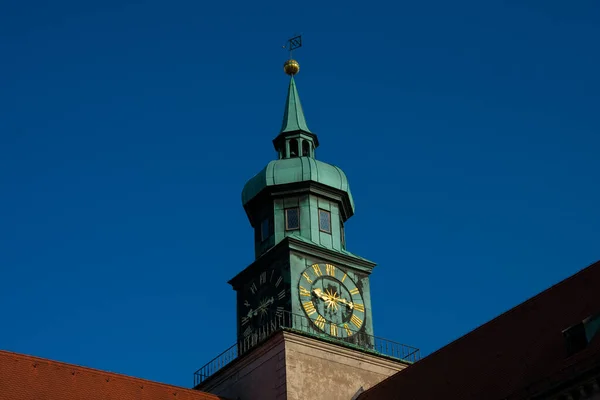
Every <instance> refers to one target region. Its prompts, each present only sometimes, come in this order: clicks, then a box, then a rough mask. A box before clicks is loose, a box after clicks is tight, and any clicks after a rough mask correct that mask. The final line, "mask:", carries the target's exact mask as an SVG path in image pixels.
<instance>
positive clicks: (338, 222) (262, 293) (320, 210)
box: [194, 37, 419, 400]
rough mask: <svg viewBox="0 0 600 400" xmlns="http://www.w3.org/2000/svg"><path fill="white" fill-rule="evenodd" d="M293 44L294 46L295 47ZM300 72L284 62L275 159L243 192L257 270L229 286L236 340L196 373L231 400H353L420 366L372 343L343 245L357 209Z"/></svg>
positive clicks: (359, 264) (366, 288)
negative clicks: (303, 100) (329, 157)
mask: <svg viewBox="0 0 600 400" xmlns="http://www.w3.org/2000/svg"><path fill="white" fill-rule="evenodd" d="M289 43H290V50H292V49H293V47H294V46H295V47H299V43H300V38H299V37H296V38H293V39H290V41H289ZM299 70H300V65H299V64H298V62H297V61H295V60H293V59H292V58H291V56H290V59H289V60H288V61H287V62H286V63H285V64H284V71H285V72H286V74H287V75H289V86H288V90H287V98H286V102H285V108H284V113H283V123H282V124H281V129H280V131H279V134H278V135H277V136H276V137H275V139H273V146H274V148H275V152H276V159H275V160H272V161H270V162H269V163H268V164H267V165H266V166H265V167H264V168H263V169H262V170H261V171H260V172H259V173H258V174H256V175H254V176H253V177H252V178H250V179H249V180H248V182H247V183H246V185H245V186H244V189H243V190H242V204H243V206H244V210H245V211H246V214H247V216H248V220H249V221H250V225H251V226H252V227H253V228H254V261H253V262H252V263H251V264H250V265H249V266H247V267H246V268H244V270H242V271H241V272H240V273H239V274H237V275H236V276H235V277H234V278H233V279H231V280H230V281H229V283H230V284H231V286H232V287H233V289H234V290H235V292H236V296H237V302H236V308H237V310H236V319H237V333H236V336H237V339H236V343H235V344H234V345H233V346H231V347H230V348H228V349H227V350H225V351H224V352H223V353H221V354H220V355H219V356H217V357H215V358H214V359H212V360H211V361H210V362H208V363H207V364H206V365H204V366H203V367H201V368H200V369H198V370H197V371H196V372H195V373H194V387H195V388H196V389H198V390H202V391H205V392H210V393H213V394H217V395H219V396H223V397H226V398H232V399H234V398H237V399H240V400H251V399H263V400H271V399H273V400H283V399H289V400H301V399H312V398H320V397H325V398H328V399H331V400H338V399H339V400H349V399H353V398H356V396H357V395H358V394H359V393H361V391H363V390H365V389H367V388H369V387H371V386H373V385H375V384H377V383H379V382H381V381H382V380H383V379H385V378H387V377H388V376H390V375H392V374H394V373H396V372H398V371H400V370H402V369H404V368H406V366H407V365H408V364H409V363H411V362H413V361H416V360H417V359H418V358H419V350H418V349H416V348H414V347H411V346H406V345H403V344H400V343H395V342H392V341H389V340H386V339H382V338H378V337H375V336H374V335H373V316H372V312H371V290H370V284H369V276H370V274H371V272H372V270H373V268H374V267H375V264H374V263H373V262H371V261H369V260H367V259H365V258H362V257H359V256H357V255H355V254H352V253H351V252H350V251H348V249H347V247H346V234H345V226H346V223H347V222H348V220H349V219H350V218H351V217H352V216H353V215H354V200H353V199H352V193H351V192H350V185H349V184H348V179H347V178H346V174H345V173H344V171H342V170H341V169H340V168H339V167H336V166H334V165H331V164H328V163H326V162H323V161H320V160H318V159H317V149H318V147H319V139H318V137H317V135H316V134H315V133H314V132H312V131H311V130H310V129H309V128H308V125H307V123H306V119H305V117H304V111H303V109H302V105H301V104H300V96H299V95H298V89H297V87H296V81H295V77H296V74H297V73H298V71H299Z"/></svg>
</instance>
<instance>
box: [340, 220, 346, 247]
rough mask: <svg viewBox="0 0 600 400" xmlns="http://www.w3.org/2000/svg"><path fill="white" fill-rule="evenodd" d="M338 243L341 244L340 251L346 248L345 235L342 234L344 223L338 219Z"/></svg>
mask: <svg viewBox="0 0 600 400" xmlns="http://www.w3.org/2000/svg"><path fill="white" fill-rule="evenodd" d="M340 241H341V242H342V249H345V248H346V233H345V232H344V221H342V220H341V219H340Z"/></svg>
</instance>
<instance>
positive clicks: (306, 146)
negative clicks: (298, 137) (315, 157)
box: [302, 140, 310, 157]
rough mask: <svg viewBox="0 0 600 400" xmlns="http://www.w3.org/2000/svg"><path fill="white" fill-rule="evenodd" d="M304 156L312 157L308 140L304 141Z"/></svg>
mask: <svg viewBox="0 0 600 400" xmlns="http://www.w3.org/2000/svg"><path fill="white" fill-rule="evenodd" d="M302 157H310V142H309V141H308V140H303V141H302Z"/></svg>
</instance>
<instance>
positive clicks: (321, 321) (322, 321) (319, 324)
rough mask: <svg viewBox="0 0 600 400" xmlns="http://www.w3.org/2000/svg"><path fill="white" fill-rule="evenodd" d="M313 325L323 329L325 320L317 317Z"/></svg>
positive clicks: (320, 316)
mask: <svg viewBox="0 0 600 400" xmlns="http://www.w3.org/2000/svg"><path fill="white" fill-rule="evenodd" d="M315 325H316V326H318V327H319V328H320V329H323V328H325V318H323V316H322V315H319V316H318V317H317V320H316V321H315Z"/></svg>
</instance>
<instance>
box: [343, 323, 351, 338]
mask: <svg viewBox="0 0 600 400" xmlns="http://www.w3.org/2000/svg"><path fill="white" fill-rule="evenodd" d="M344 329H345V330H346V335H348V336H352V331H351V330H350V327H349V326H348V324H344Z"/></svg>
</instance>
